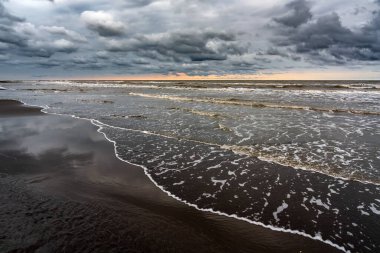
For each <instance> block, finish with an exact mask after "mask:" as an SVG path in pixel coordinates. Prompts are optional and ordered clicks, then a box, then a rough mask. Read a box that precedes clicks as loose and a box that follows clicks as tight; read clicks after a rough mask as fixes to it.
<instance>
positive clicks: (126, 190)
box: [0, 101, 337, 252]
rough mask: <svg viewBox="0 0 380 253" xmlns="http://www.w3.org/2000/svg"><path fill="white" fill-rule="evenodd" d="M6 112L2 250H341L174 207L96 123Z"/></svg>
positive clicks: (0, 188)
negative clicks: (119, 154)
mask: <svg viewBox="0 0 380 253" xmlns="http://www.w3.org/2000/svg"><path fill="white" fill-rule="evenodd" d="M5 107H7V108H5ZM1 110H2V111H1ZM0 111H1V114H0V164H1V165H0V173H1V174H0V175H1V176H0V192H1V194H0V227H1V228H3V229H2V230H1V231H0V251H1V252H11V251H20V252H24V251H33V252H34V251H41V252H42V251H44V252H63V251H65V252H83V251H86V252H110V251H114V252H127V251H128V252H300V251H302V252H321V251H325V252H336V251H337V250H336V249H334V248H332V247H329V246H328V245H324V244H322V243H320V242H317V241H313V240H310V239H307V238H304V237H300V236H296V235H292V234H284V233H280V232H274V231H271V230H268V229H264V228H261V227H258V226H254V225H251V224H248V223H245V222H242V221H238V220H235V219H231V218H226V217H222V216H218V215H215V214H210V213H204V212H200V211H197V210H195V209H193V208H191V207H188V206H186V205H185V204H182V203H180V202H178V201H176V200H174V199H172V198H171V197H169V196H167V195H166V194H165V193H163V192H162V191H160V190H159V189H158V188H156V187H155V186H154V185H153V183H152V182H151V181H150V180H149V179H148V178H147V177H146V176H145V174H144V172H143V170H142V169H141V168H139V167H136V166H133V165H129V164H126V163H124V162H122V161H120V160H118V159H117V158H116V157H115V154H114V148H113V145H112V143H109V142H107V141H106V140H105V139H104V137H103V135H102V134H100V133H98V132H97V128H96V127H95V126H93V125H91V124H90V123H89V122H88V121H85V120H77V119H72V118H70V117H62V116H53V115H46V114H43V113H40V112H39V110H36V109H35V108H33V109H30V107H26V106H22V105H21V104H20V103H17V102H12V101H8V102H0ZM4 111H5V112H4ZM15 111H17V115H19V116H22V117H13V115H14V113H15ZM31 113H32V114H31ZM29 115H31V116H29ZM11 116H12V117H11Z"/></svg>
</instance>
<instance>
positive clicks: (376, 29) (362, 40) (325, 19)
mask: <svg viewBox="0 0 380 253" xmlns="http://www.w3.org/2000/svg"><path fill="white" fill-rule="evenodd" d="M301 2H303V6H306V4H307V3H306V2H305V1H303V0H297V1H296V2H292V3H291V4H288V5H287V7H288V8H293V12H294V13H297V9H299V7H298V6H299V5H300V3H301ZM377 2H378V3H380V2H379V1H377ZM379 9H380V8H378V9H377V10H376V12H374V14H373V18H372V19H371V20H370V21H369V22H368V23H367V24H365V25H364V26H362V27H360V28H359V29H356V30H352V29H350V28H348V27H345V26H344V25H343V24H342V21H341V18H340V17H339V15H338V14H337V13H335V12H333V13H331V14H327V15H323V16H320V17H318V18H316V19H312V16H310V17H309V18H308V19H303V21H302V22H299V23H297V25H295V23H294V22H284V20H283V19H276V18H275V19H274V21H275V22H277V23H279V25H280V26H281V27H279V31H278V32H279V34H280V37H279V38H277V40H276V42H275V43H276V44H277V45H278V46H287V47H290V48H291V49H292V50H293V51H294V52H296V53H300V54H304V55H306V56H308V57H310V58H312V59H314V60H319V61H326V62H335V63H336V64H345V63H347V62H349V61H352V60H357V61H379V60H380V36H379V33H380V12H379ZM304 12H306V13H311V12H310V9H307V10H304ZM287 18H290V20H292V18H291V17H290V16H289V17H287Z"/></svg>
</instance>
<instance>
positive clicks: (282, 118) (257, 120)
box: [0, 81, 380, 252]
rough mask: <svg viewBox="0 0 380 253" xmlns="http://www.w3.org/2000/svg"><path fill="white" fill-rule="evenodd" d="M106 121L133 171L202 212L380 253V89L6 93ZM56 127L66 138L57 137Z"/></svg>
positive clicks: (198, 85) (350, 84) (36, 89)
mask: <svg viewBox="0 0 380 253" xmlns="http://www.w3.org/2000/svg"><path fill="white" fill-rule="evenodd" d="M1 86H3V87H4V88H5V89H6V90H1V91H0V99H18V100H21V101H23V102H25V103H27V104H33V105H39V106H45V107H46V108H47V109H46V111H47V112H51V113H58V114H68V115H75V116H77V117H80V118H89V119H94V120H96V124H97V125H99V126H101V127H102V132H103V133H105V134H106V136H107V138H109V139H110V140H113V141H115V142H116V144H117V154H118V156H119V157H121V158H122V159H123V160H126V161H129V162H131V163H134V164H137V165H141V166H143V167H144V168H145V171H146V173H147V174H148V176H149V177H150V178H151V179H152V180H153V181H154V182H155V183H156V184H157V186H159V187H160V188H161V189H162V190H164V191H166V192H168V193H169V194H171V195H173V196H175V197H176V198H178V199H180V200H182V201H185V202H187V203H188V204H190V205H193V206H194V207H197V208H199V209H201V210H210V211H214V212H219V213H220V214H224V215H229V216H233V217H236V218H240V219H244V220H246V221H248V222H252V223H255V224H260V225H263V226H266V227H269V228H272V229H277V230H282V231H285V232H290V233H299V234H302V235H305V236H308V237H312V238H314V239H317V240H322V241H324V242H326V243H328V244H332V245H334V246H336V247H337V248H339V249H342V250H345V251H352V252H375V251H376V249H378V248H379V247H380V240H379V239H378V238H380V234H379V232H378V231H380V230H379V228H380V216H379V215H380V186H379V183H380V166H379V165H380V149H379V147H380V83H377V82H366V81H360V82H359V81H340V82H313V81H310V82H305V81H304V82H285V81H282V82H250V81H239V82H237V81H234V82H227V81H225V82H217V81H213V82H210V81H209V82H204V81H197V82H194V81H186V82H154V81H150V82H148V81H146V82H144V81H141V82H136V81H134V82H122V81H120V82H118V81H23V82H12V83H2V84H1ZM52 127H54V126H52Z"/></svg>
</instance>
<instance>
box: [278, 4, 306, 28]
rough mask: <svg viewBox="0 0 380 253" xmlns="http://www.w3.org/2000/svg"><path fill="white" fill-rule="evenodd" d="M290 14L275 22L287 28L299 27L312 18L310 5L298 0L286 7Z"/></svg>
mask: <svg viewBox="0 0 380 253" xmlns="http://www.w3.org/2000/svg"><path fill="white" fill-rule="evenodd" d="M286 7H287V9H288V13H287V14H286V15H285V16H282V17H279V18H275V19H274V20H275V21H276V22H278V23H281V24H283V25H285V26H290V27H298V26H300V25H302V24H304V23H306V22H307V21H309V20H310V19H311V18H312V14H311V12H310V3H309V2H307V1H305V0H296V1H293V2H290V3H288V4H287V5H286Z"/></svg>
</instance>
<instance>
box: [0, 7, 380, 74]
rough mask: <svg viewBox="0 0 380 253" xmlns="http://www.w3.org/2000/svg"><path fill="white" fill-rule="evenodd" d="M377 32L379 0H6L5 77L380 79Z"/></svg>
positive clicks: (2, 19)
mask: <svg viewBox="0 0 380 253" xmlns="http://www.w3.org/2000/svg"><path fill="white" fill-rule="evenodd" d="M379 34H380V1H379V0H358V1H351V2H347V1H344V0H329V1H327V0H324V1H311V0H310V1H306V0H294V1H280V0H268V1H265V3H264V2H263V1H254V0H253V1H252V0H229V1H227V0H221V1H216V0H210V1H201V0H193V1H190V0H115V1H105V0H75V1H72V0H54V1H53V0H24V1H18V0H8V1H5V0H0V78H13V76H14V75H20V73H22V74H23V75H24V76H23V77H30V78H33V77H41V76H46V77H81V76H89V77H91V76H92V75H96V76H99V75H104V76H117V75H121V76H128V75H147V74H162V75H168V74H178V73H185V74H187V75H202V76H207V75H255V74H260V73H276V72H289V73H291V72H292V71H296V70H297V71H299V70H305V71H308V70H309V71H312V70H315V69H323V68H329V67H331V68H336V67H339V69H343V70H344V69H346V70H348V69H354V68H355V69H361V70H366V71H377V68H378V66H379V63H380V36H379ZM15 78H17V77H15Z"/></svg>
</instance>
